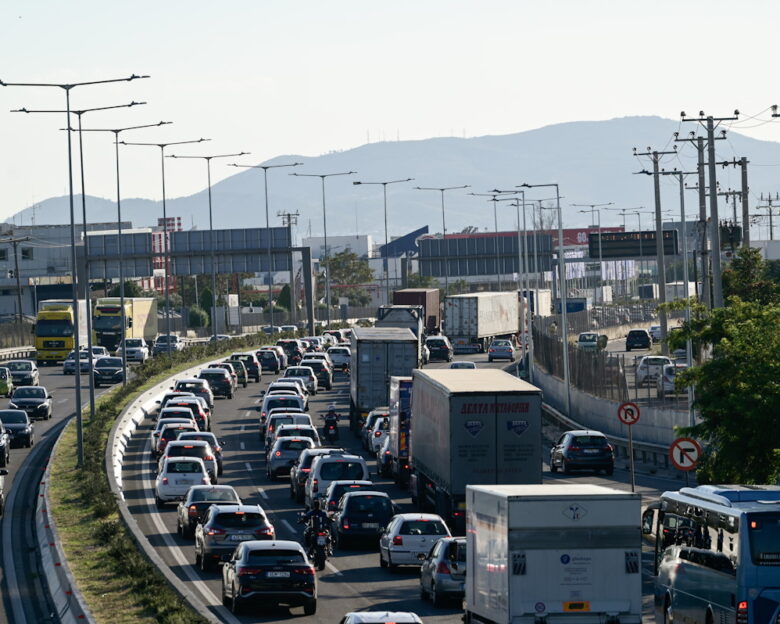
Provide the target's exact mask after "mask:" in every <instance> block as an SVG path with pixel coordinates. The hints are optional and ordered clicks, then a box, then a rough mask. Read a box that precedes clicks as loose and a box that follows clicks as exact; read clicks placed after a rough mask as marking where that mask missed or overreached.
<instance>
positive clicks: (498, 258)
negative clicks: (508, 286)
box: [469, 190, 519, 291]
mask: <svg viewBox="0 0 780 624" xmlns="http://www.w3.org/2000/svg"><path fill="white" fill-rule="evenodd" d="M518 192H519V191H498V190H497V191H493V192H492V193H469V195H473V196H474V197H490V199H489V200H488V201H490V202H493V225H494V229H495V234H496V237H495V241H496V244H495V250H496V288H497V290H498V291H501V249H500V248H499V245H498V210H497V209H496V202H499V201H501V200H500V199H498V198H499V196H501V195H504V194H506V193H518Z"/></svg>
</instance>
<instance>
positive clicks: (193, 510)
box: [187, 505, 198, 516]
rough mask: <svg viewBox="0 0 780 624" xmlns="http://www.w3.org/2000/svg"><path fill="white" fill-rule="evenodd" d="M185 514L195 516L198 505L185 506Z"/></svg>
mask: <svg viewBox="0 0 780 624" xmlns="http://www.w3.org/2000/svg"><path fill="white" fill-rule="evenodd" d="M187 514H188V515H190V516H197V515H198V507H197V505H190V506H189V507H188V508H187Z"/></svg>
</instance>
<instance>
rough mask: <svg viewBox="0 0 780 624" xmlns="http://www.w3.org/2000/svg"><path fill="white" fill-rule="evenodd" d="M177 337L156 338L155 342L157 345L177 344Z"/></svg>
mask: <svg viewBox="0 0 780 624" xmlns="http://www.w3.org/2000/svg"><path fill="white" fill-rule="evenodd" d="M177 341H178V336H157V340H156V342H157V343H158V344H160V343H166V342H177Z"/></svg>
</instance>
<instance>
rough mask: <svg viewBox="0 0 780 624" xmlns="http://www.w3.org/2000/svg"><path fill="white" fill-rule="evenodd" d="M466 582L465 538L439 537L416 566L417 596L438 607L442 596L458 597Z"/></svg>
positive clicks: (448, 597)
mask: <svg viewBox="0 0 780 624" xmlns="http://www.w3.org/2000/svg"><path fill="white" fill-rule="evenodd" d="M465 582H466V538H465V537H443V538H441V539H440V540H439V541H438V542H436V544H434V546H433V548H431V551H430V552H429V553H428V556H427V557H426V558H425V560H424V561H423V563H422V566H421V567H420V598H423V599H425V598H430V599H431V602H433V606H435V607H440V606H442V604H443V603H444V601H445V600H446V599H456V600H461V599H462V598H463V596H464V583H465Z"/></svg>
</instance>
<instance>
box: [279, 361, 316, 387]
mask: <svg viewBox="0 0 780 624" xmlns="http://www.w3.org/2000/svg"><path fill="white" fill-rule="evenodd" d="M296 377H297V378H300V379H303V382H304V383H305V384H306V390H308V391H309V394H317V375H315V374H314V369H312V368H311V367H310V366H290V367H288V368H287V370H286V371H284V377H283V379H288V378H296Z"/></svg>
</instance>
